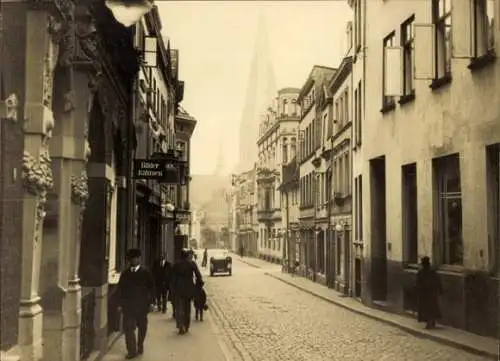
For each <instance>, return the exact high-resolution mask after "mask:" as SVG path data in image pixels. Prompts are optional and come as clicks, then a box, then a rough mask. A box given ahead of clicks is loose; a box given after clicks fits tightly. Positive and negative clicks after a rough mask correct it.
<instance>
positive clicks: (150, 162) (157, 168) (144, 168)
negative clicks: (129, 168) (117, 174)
mask: <svg viewBox="0 0 500 361" xmlns="http://www.w3.org/2000/svg"><path fill="white" fill-rule="evenodd" d="M165 176H166V167H165V161H164V160H159V159H134V178H136V179H154V180H159V181H161V180H163V179H164V178H165Z"/></svg>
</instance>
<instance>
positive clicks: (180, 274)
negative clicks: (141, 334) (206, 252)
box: [172, 249, 203, 335]
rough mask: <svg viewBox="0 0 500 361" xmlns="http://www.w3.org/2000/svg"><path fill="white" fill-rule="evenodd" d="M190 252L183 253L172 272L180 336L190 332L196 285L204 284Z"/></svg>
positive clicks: (183, 251)
mask: <svg viewBox="0 0 500 361" xmlns="http://www.w3.org/2000/svg"><path fill="white" fill-rule="evenodd" d="M189 253H190V252H189V251H188V250H185V249H184V250H182V251H181V259H180V260H179V261H178V262H176V263H175V264H174V267H173V272H172V277H173V278H172V287H173V292H174V297H175V305H176V307H175V319H176V321H177V322H176V323H177V328H178V329H179V334H181V335H183V334H185V333H186V332H188V331H189V325H190V323H191V300H192V299H193V297H194V294H195V283H194V282H193V278H196V282H197V283H199V282H202V281H203V278H202V277H201V273H200V270H199V269H198V266H197V265H196V263H195V262H194V261H192V260H191V259H190V254H189Z"/></svg>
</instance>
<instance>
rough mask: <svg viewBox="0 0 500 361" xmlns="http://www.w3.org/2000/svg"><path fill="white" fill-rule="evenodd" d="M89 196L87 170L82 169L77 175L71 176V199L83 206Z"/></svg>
mask: <svg viewBox="0 0 500 361" xmlns="http://www.w3.org/2000/svg"><path fill="white" fill-rule="evenodd" d="M88 198H89V186H88V177H87V171H86V170H83V171H82V172H81V173H80V175H79V176H72V177H71V200H72V201H73V203H75V204H78V205H79V206H80V207H82V208H85V206H86V205H87V200H88Z"/></svg>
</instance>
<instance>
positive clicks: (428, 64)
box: [413, 24, 436, 80]
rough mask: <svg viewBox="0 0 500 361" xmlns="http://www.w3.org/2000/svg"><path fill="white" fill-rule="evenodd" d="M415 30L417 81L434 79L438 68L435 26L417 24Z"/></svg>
mask: <svg viewBox="0 0 500 361" xmlns="http://www.w3.org/2000/svg"><path fill="white" fill-rule="evenodd" d="M413 29H414V34H415V35H414V36H415V39H414V43H415V51H414V56H415V58H414V60H415V61H414V66H415V69H414V70H415V71H414V74H415V80H431V79H434V75H435V68H436V57H435V36H434V34H435V32H434V25H433V24H415V25H414V28H413Z"/></svg>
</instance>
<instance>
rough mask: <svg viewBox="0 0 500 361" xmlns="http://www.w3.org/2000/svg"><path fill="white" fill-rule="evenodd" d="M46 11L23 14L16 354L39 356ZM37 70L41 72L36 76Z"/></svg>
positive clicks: (46, 163)
mask: <svg viewBox="0 0 500 361" xmlns="http://www.w3.org/2000/svg"><path fill="white" fill-rule="evenodd" d="M50 23H51V21H50V15H49V12H48V11H47V10H44V9H36V10H34V9H28V10H27V19H26V32H27V42H26V67H25V84H26V92H25V110H24V115H25V119H26V121H25V123H24V124H25V129H24V131H25V148H24V156H23V169H22V176H23V182H24V188H25V194H24V198H23V237H22V249H23V257H22V279H21V301H20V314H19V345H20V349H21V359H22V360H27V361H28V360H39V359H41V358H42V353H43V351H42V307H41V305H40V297H39V295H38V291H39V281H40V279H39V275H40V259H41V251H42V239H43V220H44V217H45V203H46V200H47V191H48V190H50V189H51V188H52V186H53V181H52V171H51V159H50V155H49V147H48V141H49V139H50V137H51V132H52V128H53V126H54V119H53V114H52V109H51V108H52V80H53V72H54V67H55V65H56V61H57V51H58V47H57V45H56V43H55V42H54V40H55V39H54V38H53V37H52V36H51V34H50V28H49V25H50ZM40 74H42V76H40Z"/></svg>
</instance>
